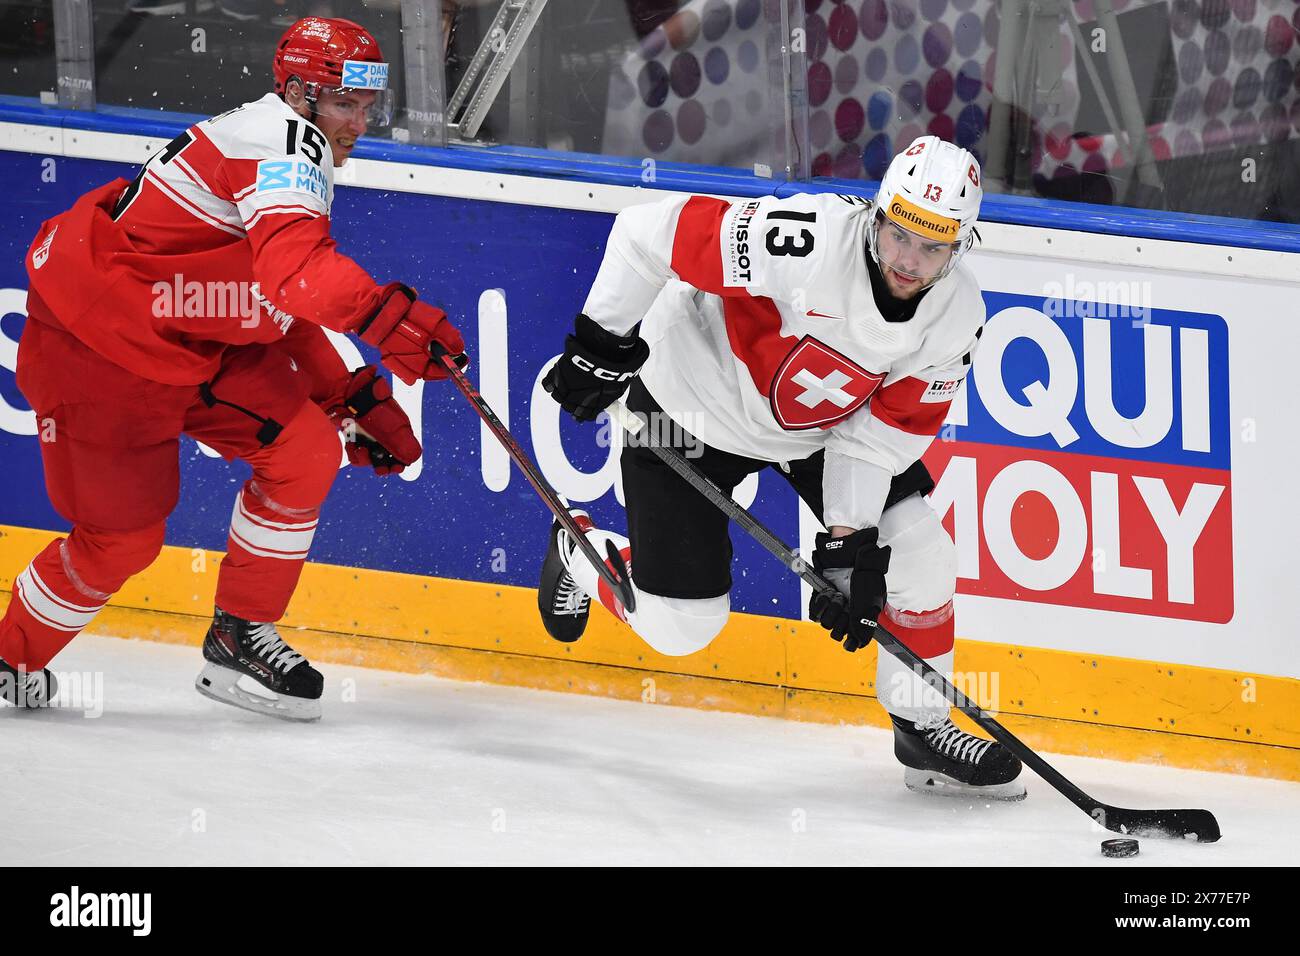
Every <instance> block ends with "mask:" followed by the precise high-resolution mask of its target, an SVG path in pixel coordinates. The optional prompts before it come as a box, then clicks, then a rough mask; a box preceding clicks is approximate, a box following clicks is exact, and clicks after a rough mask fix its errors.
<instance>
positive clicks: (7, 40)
mask: <svg viewBox="0 0 1300 956" xmlns="http://www.w3.org/2000/svg"><path fill="white" fill-rule="evenodd" d="M56 62H57V61H56V59H55V55H54V3H53V0H44V2H42V0H0V95H8V96H30V97H38V96H40V95H41V94H42V93H45V94H46V99H47V100H48V99H50V98H52V97H53V94H54V89H55V86H56V83H57V73H58V71H57V69H56V66H55V64H56Z"/></svg>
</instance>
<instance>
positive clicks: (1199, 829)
mask: <svg viewBox="0 0 1300 956" xmlns="http://www.w3.org/2000/svg"><path fill="white" fill-rule="evenodd" d="M607 411H608V412H609V415H610V418H612V419H613V420H614V421H615V422H616V423H617V424H619V425H620V426H622V427H623V429H625V430H626V431H627V432H629V433H630V434H632V435H634V436H635V435H640V433H641V432H642V430H643V429H644V428H645V426H646V423H645V422H644V421H643V420H642V419H641V417H640V416H638V415H637V414H635V413H634V412H632V411H631V410H630V409H628V408H627V406H625V405H624V404H623V403H622V402H621V401H619V402H615V403H614V404H613V405H610V406H609V408H608V409H607ZM639 440H640V442H641V443H642V444H644V445H646V446H647V447H649V448H650V449H651V450H652V451H653V452H654V453H655V455H656V456H658V458H659V460H660V461H662V462H663V463H664V464H665V465H667V466H668V467H669V468H671V469H672V470H673V471H675V472H677V474H679V475H680V476H681V477H682V478H683V479H685V480H686V482H687V483H688V484H690V485H691V487H693V488H694V489H695V490H696V491H698V492H699V493H700V494H702V495H704V497H706V498H708V499H709V501H711V502H713V504H715V505H717V507H718V508H719V509H721V511H722V512H723V513H724V514H725V515H726V516H727V517H728V518H730V519H731V520H732V521H734V522H736V524H738V525H740V526H741V528H743V529H744V530H745V532H746V533H747V534H749V536H750V537H751V538H753V539H754V540H755V541H757V542H758V543H759V544H761V545H762V546H763V547H764V548H766V549H767V551H768V553H769V554H771V555H772V556H773V557H775V558H776V559H777V560H779V561H780V562H781V563H782V564H784V565H785V566H786V567H787V568H789V569H790V570H791V571H793V572H794V573H795V574H797V575H799V577H800V578H802V579H803V580H804V581H805V582H806V583H807V584H808V585H809V587H811V588H813V589H814V590H815V591H818V592H819V593H822V594H825V595H826V596H827V598H828V599H829V600H833V601H841V602H842V601H843V600H844V597H843V595H842V594H841V593H840V591H839V589H838V588H836V587H835V585H833V584H831V583H830V582H829V581H827V580H826V579H825V578H824V577H822V576H821V575H820V574H818V573H817V571H816V570H814V569H813V568H812V567H811V566H810V565H809V564H808V562H806V561H805V560H804V559H803V558H802V557H800V555H799V552H798V551H795V550H794V549H793V548H791V547H790V546H789V545H787V544H786V543H785V542H784V541H782V540H781V539H780V538H778V537H777V536H776V535H775V534H773V533H772V532H771V531H770V530H769V529H768V528H767V527H766V526H765V525H763V524H762V523H761V522H759V520H758V519H757V518H755V517H754V516H753V515H751V514H750V513H749V512H748V511H746V510H745V509H744V508H742V507H741V506H740V505H738V504H736V502H735V501H733V500H732V499H731V496H730V495H729V494H727V493H726V492H725V491H723V490H722V489H721V488H719V487H718V486H717V485H716V484H714V483H713V482H712V481H711V480H710V479H709V478H708V477H707V476H705V475H704V474H702V473H701V472H699V471H696V469H695V468H694V466H693V465H691V463H690V462H689V461H687V460H686V459H685V458H684V457H683V456H682V454H681V452H679V451H677V450H676V449H674V448H665V447H663V446H661V445H659V444H657V443H655V442H653V441H650V440H648V437H642V438H640V439H639ZM876 640H877V642H878V643H879V644H880V646H881V647H883V648H884V649H885V650H887V651H889V653H891V654H893V655H894V656H895V657H896V658H898V659H899V660H900V661H902V662H903V663H904V664H906V665H907V666H908V667H909V668H910V669H911V670H912V672H913V673H915V674H916V675H917V676H918V677H920V678H921V679H922V680H924V681H925V682H926V683H927V684H929V685H930V687H932V688H934V689H935V690H937V691H939V692H940V693H941V694H943V698H944V700H947V701H951V702H952V703H953V704H954V705H955V706H956V707H957V708H958V709H959V710H961V712H962V713H964V714H965V715H966V716H967V717H969V718H970V719H971V720H973V721H975V723H976V724H978V725H979V726H980V727H982V728H984V730H985V731H987V732H988V734H989V736H991V737H992V738H993V739H994V740H997V741H999V742H1000V743H1001V744H1002V745H1003V746H1004V747H1006V748H1007V750H1009V751H1011V752H1012V753H1013V754H1015V755H1016V756H1017V757H1019V758H1020V760H1021V761H1022V762H1023V763H1025V764H1027V765H1028V766H1030V767H1032V768H1033V769H1034V771H1035V772H1036V773H1037V774H1038V775H1039V776H1040V777H1042V778H1043V779H1044V780H1046V781H1047V782H1048V783H1050V784H1051V785H1052V786H1053V787H1054V788H1056V790H1057V791H1058V792H1059V793H1061V794H1063V795H1064V796H1065V798H1066V799H1067V800H1069V801H1070V802H1071V803H1073V804H1074V805H1075V806H1076V807H1078V808H1079V809H1080V810H1082V811H1083V812H1084V813H1086V814H1088V815H1089V816H1090V817H1092V818H1093V819H1094V820H1095V821H1096V822H1097V823H1099V824H1100V825H1101V826H1103V827H1105V828H1106V829H1107V830H1113V831H1114V832H1116V833H1125V834H1130V835H1134V836H1152V837H1173V838H1181V839H1185V840H1186V839H1193V840H1196V841H1198V842H1200V843H1214V842H1215V841H1216V840H1218V839H1219V822H1218V821H1217V820H1216V819H1215V818H1214V814H1212V813H1210V811H1209V810H1128V809H1125V808H1124V807H1112V806H1110V805H1109V804H1105V803H1101V802H1099V801H1097V800H1096V799H1094V798H1093V797H1091V796H1089V795H1088V794H1086V793H1084V792H1083V791H1082V790H1080V789H1079V788H1078V787H1076V786H1075V785H1074V784H1073V783H1071V782H1070V781H1069V780H1067V779H1066V778H1065V777H1064V776H1063V775H1062V774H1061V773H1060V771H1058V770H1057V769H1056V768H1054V767H1053V766H1052V765H1051V764H1049V763H1048V762H1047V761H1046V760H1044V759H1043V758H1042V757H1040V756H1039V755H1038V754H1037V753H1035V752H1034V751H1033V750H1031V749H1030V748H1029V746H1028V745H1027V744H1025V743H1024V742H1022V741H1021V740H1020V738H1018V737H1016V736H1015V735H1014V734H1013V733H1011V731H1009V730H1007V729H1006V728H1005V727H1003V726H1002V725H1001V724H999V723H998V722H997V721H996V720H994V719H993V718H992V717H990V716H989V715H988V714H986V713H985V712H984V711H983V710H981V709H980V707H979V705H978V704H976V703H975V702H974V701H972V700H971V699H970V698H969V697H967V696H966V695H965V694H963V693H962V692H961V691H960V690H958V689H957V688H956V687H953V686H952V684H951V683H950V682H949V681H948V679H947V678H946V677H944V676H943V675H942V674H940V673H939V672H938V671H937V670H935V669H934V668H933V667H931V666H930V664H929V663H928V662H926V661H925V660H923V659H922V658H920V657H918V656H917V655H916V654H915V653H914V652H913V651H912V649H911V648H909V647H908V646H907V645H906V644H904V643H903V642H902V641H900V640H899V639H898V638H897V637H895V636H894V635H893V634H891V633H890V632H889V630H888V629H887V628H886V627H885V626H884V625H883V624H880V623H877V625H876Z"/></svg>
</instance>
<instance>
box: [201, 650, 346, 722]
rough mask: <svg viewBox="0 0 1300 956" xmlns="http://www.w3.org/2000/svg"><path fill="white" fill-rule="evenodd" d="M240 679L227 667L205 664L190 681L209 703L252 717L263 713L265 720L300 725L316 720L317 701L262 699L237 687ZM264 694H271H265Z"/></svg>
mask: <svg viewBox="0 0 1300 956" xmlns="http://www.w3.org/2000/svg"><path fill="white" fill-rule="evenodd" d="M241 676H242V675H241V674H240V673H239V672H238V671H233V670H231V669H230V668H228V667H222V666H220V665H219V664H213V663H208V664H207V665H205V666H204V668H203V671H202V673H200V674H199V676H198V677H196V678H195V679H194V689H195V690H197V691H198V692H199V693H200V694H202V695H203V696H204V697H207V698H208V699H209V700H215V701H218V702H220V703H222V704H229V705H231V706H232V707H238V708H240V709H241V710H249V711H252V712H253V713H255V714H265V715H266V716H267V717H276V718H279V719H280V720H296V721H300V722H307V721H313V720H320V718H321V707H320V701H319V700H303V699H301V698H298V697H287V696H282V695H276V696H274V697H263V696H262V695H260V694H254V693H252V692H251V691H247V690H244V688H242V687H240V686H239V678H240V677H241ZM266 693H268V694H269V693H271V692H270V691H267V692H266Z"/></svg>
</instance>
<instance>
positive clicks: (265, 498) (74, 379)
mask: <svg viewBox="0 0 1300 956" xmlns="http://www.w3.org/2000/svg"><path fill="white" fill-rule="evenodd" d="M18 387H19V388H20V389H21V390H22V392H23V395H24V396H26V398H27V400H28V401H29V402H30V403H31V405H32V407H33V408H34V409H35V410H36V415H37V423H38V434H39V437H40V440H41V458H42V461H43V464H44V466H45V487H46V490H47V492H48V493H49V496H50V502H51V503H52V504H53V505H54V507H55V509H56V510H57V511H58V512H59V514H61V515H62V516H63V517H64V518H65V519H66V520H68V521H69V522H71V524H72V526H73V527H72V531H71V533H70V534H68V536H67V537H66V538H59V539H57V540H55V541H52V542H51V543H50V544H49V546H47V547H46V548H45V550H43V551H42V552H41V553H40V554H38V555H37V556H36V557H35V558H34V559H33V560H32V563H31V564H29V565H28V566H27V568H26V570H24V571H23V572H22V574H20V575H19V576H18V578H17V580H16V581H15V584H14V594H13V598H12V599H11V601H10V603H9V607H8V610H7V612H6V614H5V616H4V618H3V620H0V658H3V659H4V660H5V661H7V662H8V663H10V664H12V665H13V666H15V667H19V666H22V667H26V668H27V669H28V670H36V669H39V668H41V667H44V666H45V665H46V664H48V663H49V662H50V660H52V659H53V658H54V656H55V655H56V654H57V653H58V652H59V651H60V650H62V649H63V647H64V646H66V645H67V644H68V642H69V641H71V640H72V639H73V638H74V637H75V636H76V635H77V634H78V633H79V632H80V631H81V630H82V628H84V627H85V626H86V625H88V624H89V623H90V621H91V619H92V618H94V616H95V614H96V613H98V612H99V610H100V609H101V608H102V607H103V606H104V605H105V604H106V603H107V602H108V600H109V598H110V597H111V596H112V595H113V593H114V592H115V591H117V590H118V588H120V587H121V586H122V584H123V583H124V582H125V581H126V580H127V578H129V577H131V576H132V575H134V574H136V573H138V572H140V571H143V570H144V569H145V568H147V567H148V566H149V565H150V564H151V563H152V562H153V560H154V558H156V557H157V556H158V553H159V551H160V549H161V548H162V544H163V529H164V523H165V520H166V518H167V515H168V514H170V513H171V511H172V509H173V508H174V507H175V506H176V501H177V498H178V496H179V493H180V461H179V452H180V442H179V438H180V435H181V434H182V433H184V434H186V435H190V436H191V437H193V438H195V439H198V440H199V441H201V442H203V443H204V444H206V445H208V446H209V447H211V448H213V449H215V450H216V451H217V452H219V453H220V454H221V456H222V457H223V458H226V459H227V460H231V459H234V458H240V459H243V460H244V461H246V462H247V463H248V464H249V465H251V466H252V469H253V474H252V477H251V478H250V479H249V480H248V481H246V482H245V483H244V485H243V487H242V489H241V490H240V491H239V493H238V494H237V495H236V497H235V505H234V513H233V515H232V517H231V521H230V534H229V540H228V547H227V554H226V557H225V558H224V560H223V561H222V562H221V567H220V570H219V572H218V578H217V606H218V607H220V608H222V609H223V610H225V611H227V612H229V613H231V614H235V615H237V616H239V617H243V618H246V619H249V620H253V621H274V620H277V619H278V618H279V617H280V616H281V615H283V614H284V610H285V607H286V606H287V605H288V603H289V598H290V597H291V596H292V595H293V591H294V588H295V587H296V586H297V583H298V577H299V574H300V573H301V571H302V565H303V562H304V561H305V560H306V557H307V551H308V548H309V547H310V546H311V540H312V536H313V535H314V533H315V529H316V520H317V517H318V515H319V512H320V505H321V503H322V502H323V501H324V500H325V496H326V494H327V493H328V492H329V488H330V485H331V484H332V483H333V481H334V476H335V475H336V474H337V472H338V469H339V464H340V460H341V451H340V445H339V436H338V431H337V430H336V429H335V427H334V425H333V424H332V423H331V422H330V420H329V419H328V418H327V417H326V415H325V413H324V412H323V411H322V410H321V409H320V408H318V407H317V406H316V405H315V404H314V403H313V402H311V401H310V400H309V398H308V395H309V394H310V391H311V383H310V382H309V381H308V376H307V375H306V374H304V373H302V372H300V371H299V369H298V365H297V363H295V362H294V361H293V358H292V355H291V354H290V351H289V348H288V347H287V346H285V345H243V346H237V347H236V346H232V347H231V348H230V349H229V350H228V351H227V352H226V355H225V359H224V361H223V363H222V366H221V369H220V371H219V372H218V374H217V375H216V376H215V377H214V378H213V379H212V381H211V382H210V383H208V384H207V385H205V386H173V385H162V384H160V383H158V382H152V381H149V380H147V379H143V378H140V377H139V376H137V375H134V374H132V373H130V372H128V371H126V370H125V369H122V368H120V367H119V366H116V365H114V364H113V363H111V362H109V361H107V360H106V359H103V358H101V357H100V356H98V355H97V354H96V353H94V352H92V351H91V350H90V349H88V348H86V347H85V346H84V345H82V344H81V342H80V341H79V340H78V339H76V338H74V337H73V336H72V335H70V334H68V333H67V332H64V331H62V330H61V329H59V328H56V327H54V326H52V325H46V324H44V323H42V322H40V321H38V320H37V319H36V317H35V316H33V317H31V318H29V319H28V321H27V325H26V327H25V328H24V330H23V336H22V340H21V342H20V344H19V350H18ZM268 421H269V424H268ZM277 426H279V427H278V429H277Z"/></svg>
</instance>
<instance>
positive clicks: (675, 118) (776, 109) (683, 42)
mask: <svg viewBox="0 0 1300 956" xmlns="http://www.w3.org/2000/svg"><path fill="white" fill-rule="evenodd" d="M517 6H519V7H520V8H522V10H521V12H520V13H519V14H518V17H519V18H521V19H523V18H527V16H528V14H529V12H531V13H532V15H533V16H534V17H535V18H536V20H535V23H534V24H533V25H531V28H530V29H527V31H526V32H525V31H524V30H518V29H513V28H512V23H513V22H514V20H515V16H516V15H515V14H513V13H512V14H510V15H508V16H504V17H503V15H502V13H503V6H502V4H500V3H498V2H495V0H487V2H485V0H477V2H475V0H465V2H461V3H459V4H457V5H456V9H455V16H454V24H453V32H452V35H451V40H450V45H449V48H448V55H447V71H448V77H447V78H448V82H447V97H448V111H447V112H448V119H449V122H450V123H451V124H453V125H452V134H453V136H452V140H451V141H452V142H456V141H457V140H459V141H462V142H466V141H472V142H483V141H490V142H498V143H510V144H513V145H521V146H537V147H543V148H549V149H553V150H564V151H571V152H578V153H594V154H601V155H605V156H618V157H623V158H626V159H630V160H632V161H634V162H635V163H636V164H638V165H639V166H641V167H642V168H643V169H644V170H645V172H646V177H645V178H646V179H647V180H649V179H650V177H652V176H653V175H654V164H655V163H658V162H663V161H668V162H678V163H689V164H696V165H706V166H724V167H731V168H735V169H740V170H744V171H746V172H754V171H756V172H758V174H759V175H775V176H776V178H781V179H784V178H798V175H799V172H800V170H799V166H798V157H797V156H795V155H794V153H793V150H792V143H793V137H794V134H795V130H794V129H793V127H792V124H791V122H790V119H791V102H790V98H789V97H788V95H787V88H788V83H787V82H786V80H787V75H788V72H789V70H790V66H791V64H792V63H794V62H798V63H799V64H800V71H802V60H801V59H800V57H801V53H800V52H799V51H796V50H792V48H791V44H790V42H789V35H790V33H791V31H792V29H793V28H794V27H795V26H797V25H798V24H799V23H800V22H801V21H802V18H803V8H802V6H801V0H690V2H680V0H524V2H522V3H519V4H518V5H517ZM530 8H531V10H530ZM524 26H525V27H527V26H528V24H527V23H525V24H524ZM521 36H523V37H526V39H520V37H521ZM512 59H513V63H511V60H512ZM502 61H505V64H506V66H507V68H508V69H509V78H508V83H507V86H506V89H505V90H504V91H503V92H502V93H501V94H500V95H498V96H497V97H496V98H495V99H494V100H493V102H492V105H491V108H490V109H489V110H488V111H487V114H486V117H485V118H483V120H482V122H481V125H479V124H478V120H479V119H480V118H479V117H478V116H477V115H476V114H475V91H476V90H477V89H479V88H481V87H482V86H483V85H484V76H486V75H488V74H490V73H491V71H492V70H493V69H494V67H496V66H497V65H498V64H500V63H501V62H502Z"/></svg>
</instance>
